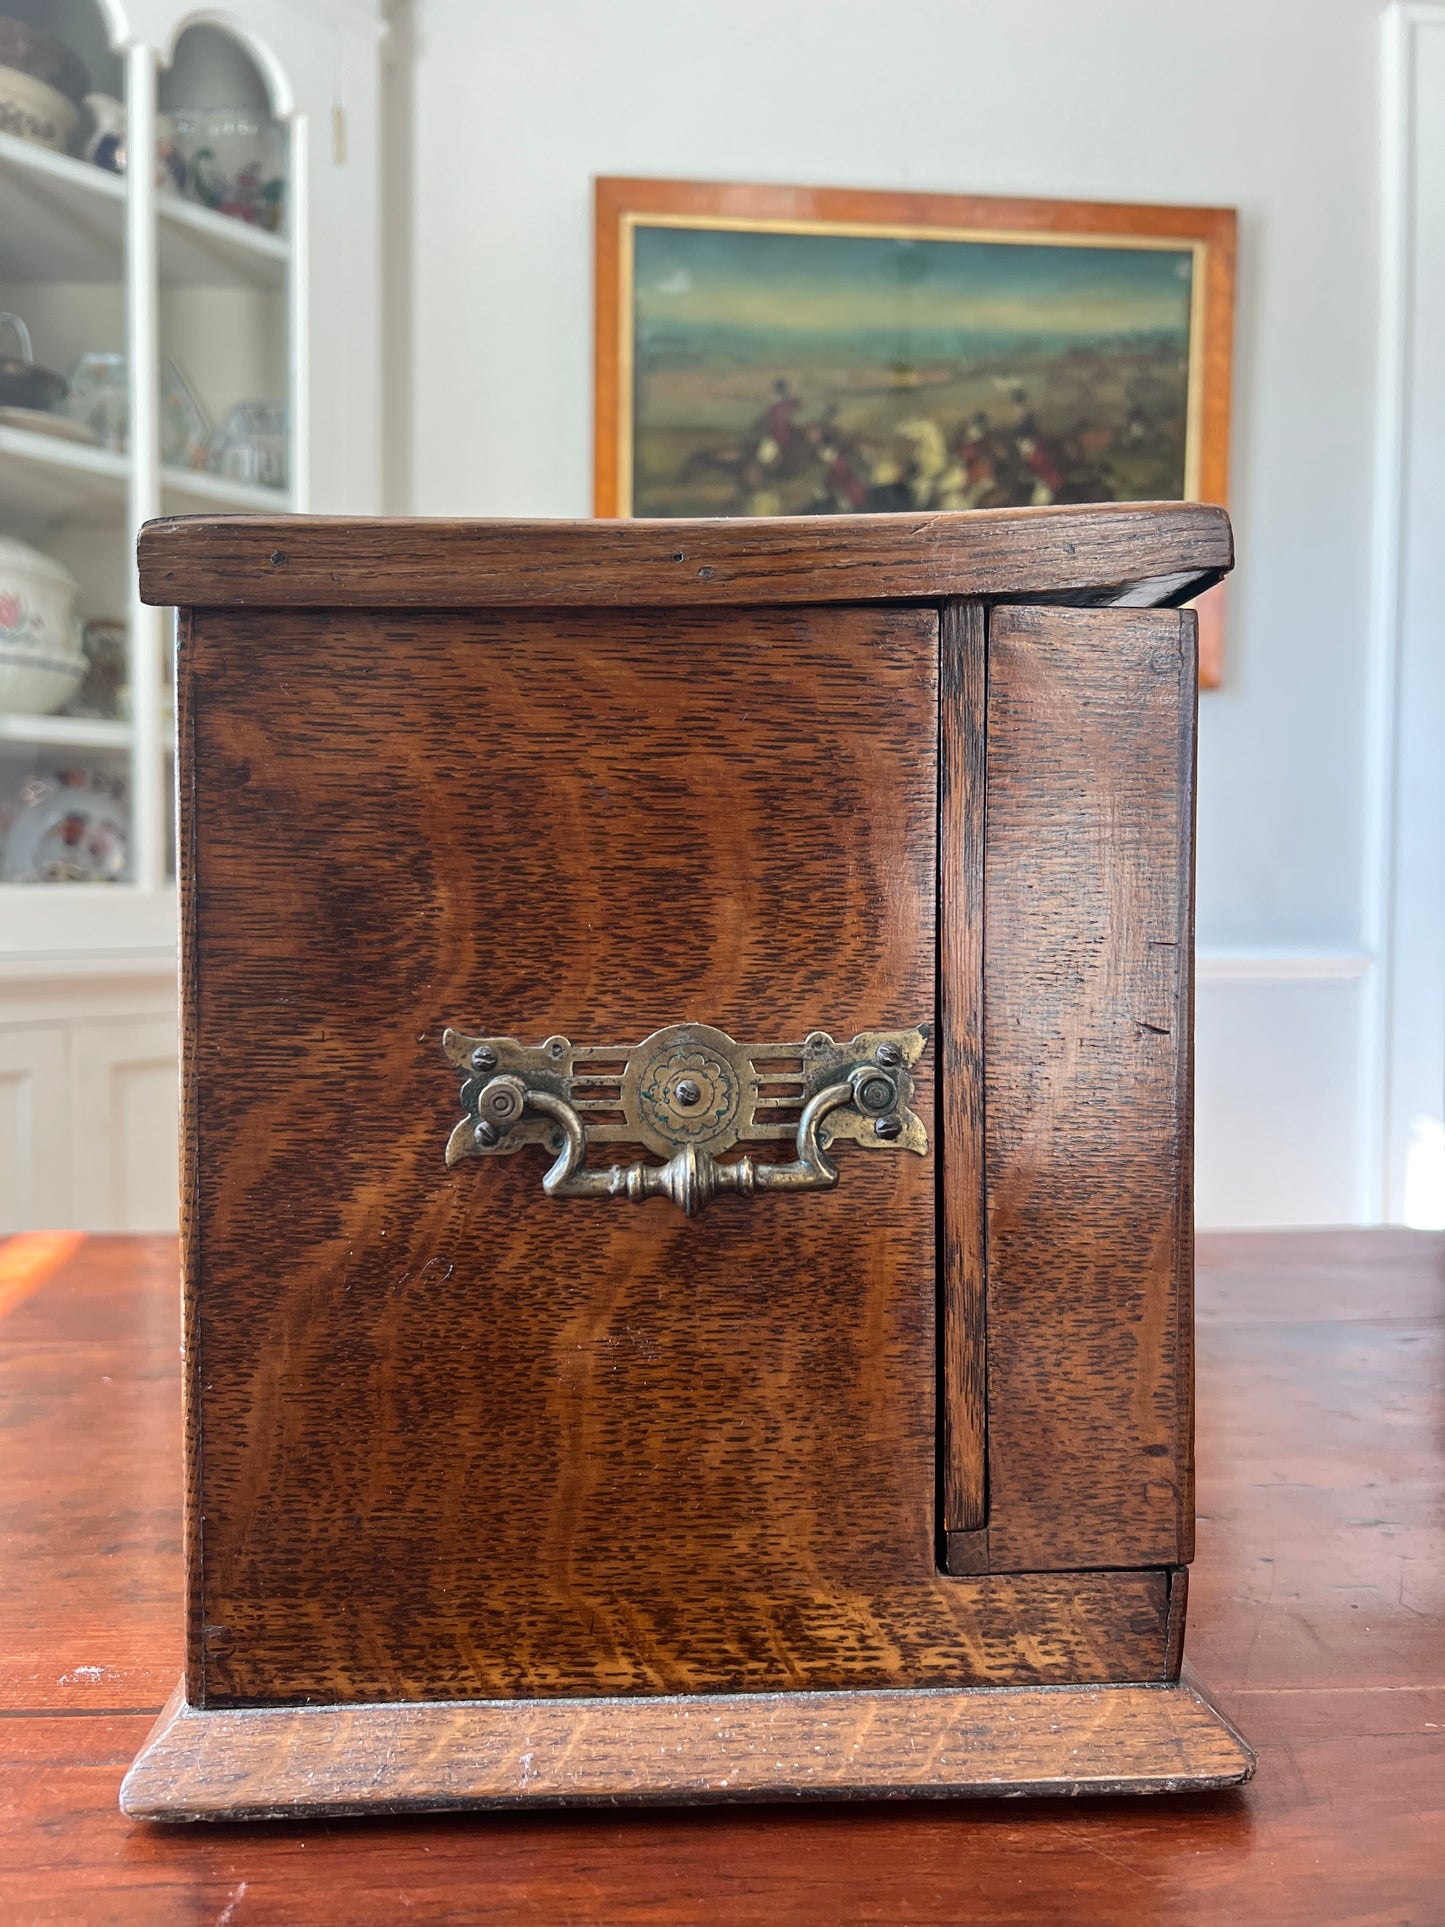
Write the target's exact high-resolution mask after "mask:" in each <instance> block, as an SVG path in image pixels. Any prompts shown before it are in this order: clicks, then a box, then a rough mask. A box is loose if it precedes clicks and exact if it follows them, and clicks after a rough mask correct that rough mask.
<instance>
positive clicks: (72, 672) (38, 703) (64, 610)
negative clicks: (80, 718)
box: [0, 536, 86, 716]
mask: <svg viewBox="0 0 1445 1927" xmlns="http://www.w3.org/2000/svg"><path fill="white" fill-rule="evenodd" d="M78 592H79V591H78V585H77V583H76V580H75V578H74V576H73V575H71V573H70V571H69V570H68V569H63V568H62V567H61V566H60V564H59V563H58V562H54V561H52V560H51V558H50V557H49V556H48V555H42V554H41V553H40V551H39V550H38V549H32V548H31V547H30V546H29V545H28V544H27V543H25V542H16V541H14V540H13V539H12V538H11V537H9V536H0V713H5V714H9V715H11V716H48V715H49V714H50V712H51V711H52V710H55V709H59V707H60V705H61V704H62V703H63V702H67V701H68V700H69V699H70V697H71V696H73V695H74V693H75V691H76V690H77V689H78V688H79V687H80V681H81V678H82V676H84V674H85V669H86V661H85V655H84V652H83V650H82V649H81V647H80V638H79V636H78V634H77V629H76V621H75V599H76V596H77V594H78Z"/></svg>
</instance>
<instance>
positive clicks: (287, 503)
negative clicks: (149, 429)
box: [161, 468, 291, 515]
mask: <svg viewBox="0 0 1445 1927" xmlns="http://www.w3.org/2000/svg"><path fill="white" fill-rule="evenodd" d="M161 505H162V507H163V508H164V509H165V511H166V512H167V513H168V514H170V513H178V514H181V515H189V514H191V513H193V512H195V511H198V510H200V511H203V510H205V509H236V510H239V511H240V512H241V513H242V514H248V515H284V514H286V512H287V510H288V509H289V508H290V507H291V495H290V491H289V490H287V489H284V488H268V487H266V486H265V485H264V484H262V483H260V482H233V481H232V480H231V479H230V477H229V476H226V475H210V474H208V473H207V472H206V471H205V470H204V469H199V468H163V469H162V470H161Z"/></svg>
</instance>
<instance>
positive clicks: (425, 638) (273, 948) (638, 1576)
mask: <svg viewBox="0 0 1445 1927" xmlns="http://www.w3.org/2000/svg"><path fill="white" fill-rule="evenodd" d="M936 658H937V619H936V616H935V615H934V614H933V612H931V611H926V610H913V611H893V612H888V611H868V610H837V611H828V612H810V611H797V612H792V613H788V612H767V613H763V612H749V613H747V614H739V615H728V614H713V615H700V614H689V615H672V616H669V617H666V618H655V617H648V616H644V615H631V616H628V615H621V616H619V615H615V614H613V615H598V614H577V615H574V616H569V617H565V618H564V617H560V616H552V615H542V614H526V615H519V614H514V615H506V614H479V615H472V616H466V617H460V616H447V615H442V614H435V615H413V616H411V617H401V616H396V615H375V616H355V615H353V616H331V615H325V614H316V615H311V614H305V613H292V614H290V615H288V616H286V617H284V618H282V617H278V616H272V617H268V618H267V621H266V623H265V624H264V626H263V625H261V624H258V623H256V622H255V621H253V620H251V619H248V618H247V617H245V616H244V615H235V616H228V615H225V614H223V613H218V612H204V613H202V614H199V615H198V616H196V618H195V620H194V622H193V625H192V630H191V634H190V638H189V640H188V643H187V647H186V651H185V654H184V655H183V659H182V661H183V680H184V679H189V681H190V684H191V687H190V690H189V693H188V698H187V705H186V710H185V714H186V716H187V718H188V719H189V720H188V724H187V734H186V740H187V742H188V744H189V748H188V752H187V754H188V756H189V757H190V758H191V759H192V760H191V762H190V764H189V767H188V769H187V773H186V776H185V779H184V785H183V789H184V793H187V794H191V792H192V788H193V787H194V794H193V795H192V796H191V801H190V803H189V804H188V823H187V827H186V830H185V836H186V838H187V841H188V845H189V847H191V848H192V849H193V851H194V862H195V866H196V882H195V885H194V890H193V898H194V904H193V916H194V932H193V936H192V942H193V945H194V971H193V972H189V971H188V972H187V977H188V979H192V981H190V982H189V987H188V991H187V996H188V1017H187V1021H188V1023H189V1024H190V1026H191V1027H192V1030H193V1037H192V1040H191V1043H190V1045H189V1046H188V1055H187V1063H188V1067H189V1068H188V1073H187V1090H188V1096H187V1103H188V1128H189V1131H190V1133H191V1136H192V1143H191V1148H190V1151H189V1154H188V1168H189V1169H190V1170H191V1172H192V1181H193V1184H194V1196H193V1198H192V1200H191V1203H190V1207H189V1213H188V1227H189V1232H188V1236H189V1239H190V1243H189V1247H188V1250H189V1258H188V1262H189V1267H190V1269H189V1275H188V1290H189V1293H190V1296H191V1299H192V1303H193V1307H194V1314H195V1315H194V1321H193V1339H192V1359H193V1368H194V1371H195V1374H196V1382H195V1389H196V1404H195V1409H194V1410H193V1412H192V1416H191V1438H192V1443H193V1449H198V1450H199V1453H200V1460H201V1470H200V1483H199V1503H198V1507H197V1516H198V1517H200V1518H202V1520H203V1523H202V1525H201V1529H200V1533H199V1536H198V1539H197V1543H196V1544H195V1546H194V1547H193V1572H192V1585H193V1590H194V1592H195V1594H196V1596H197V1597H198V1598H199V1599H202V1600H203V1601H204V1619H203V1623H202V1622H201V1621H199V1620H198V1621H197V1622H196V1626H195V1631H196V1633H197V1634H198V1636H199V1653H198V1654H197V1655H195V1656H194V1664H193V1669H192V1678H193V1680H194V1679H195V1678H196V1676H197V1675H199V1676H200V1681H201V1683H200V1688H199V1692H200V1694H203V1695H204V1698H205V1701H206V1702H207V1703H212V1704H214V1703H216V1702H218V1701H227V1700H233V1701H266V1700H276V1699H285V1698H299V1699H322V1700H338V1699H339V1700H348V1699H389V1698H402V1699H406V1698H423V1697H426V1698H439V1699H446V1698H465V1697H469V1696H479V1695H480V1696H488V1695H508V1694H519V1695H532V1696H546V1695H568V1694H581V1693H596V1692H603V1693H613V1694H617V1693H620V1694H647V1693H665V1692H676V1691H693V1692H695V1691H717V1690H726V1689H729V1688H732V1689H748V1690H762V1689H769V1690H771V1689H784V1688H796V1687H804V1686H808V1687H831V1688H836V1687H842V1686H847V1685H868V1686H886V1685H892V1684H910V1685H912V1684H961V1683H970V1682H973V1681H977V1680H980V1679H1004V1680H1011V1679H1036V1678H1045V1679H1100V1678H1111V1677H1112V1678H1155V1677H1158V1676H1159V1675H1160V1673H1161V1672H1162V1668H1163V1664H1164V1641H1165V1637H1166V1628H1167V1601H1166V1600H1165V1598H1164V1587H1163V1579H1162V1575H1160V1574H1158V1573H1140V1574H1136V1575H1128V1576H1121V1577H1119V1578H1115V1579H1111V1580H1110V1581H1109V1582H1108V1583H1098V1582H1095V1583H1094V1584H1092V1585H1091V1584H1090V1583H1089V1582H1087V1581H1085V1582H1083V1583H1081V1584H1071V1585H1069V1586H1066V1587H1060V1586H1058V1585H1044V1586H1039V1585H1021V1584H1019V1583H1018V1582H1012V1581H1009V1580H1007V1579H1005V1580H1002V1581H999V1580H981V1581H978V1582H976V1583H972V1584H965V1583H961V1582H958V1581H956V1580H951V1579H949V1578H947V1577H945V1576H943V1575H941V1574H940V1573H939V1572H938V1571H937V1570H936V1566H935V1560H934V1544H933V1539H934V1489H935V1488H934V1480H935V1436H934V1405H935V1400H934V1384H935V1371H936V1364H935V1313H934V1293H935V1254H934V1191H935V1177H934V1167H933V1163H932V1161H931V1160H921V1159H916V1158H913V1157H910V1156H903V1155H900V1154H896V1153H886V1152H883V1151H877V1152H871V1151H866V1150H864V1149H863V1148H862V1147H857V1148H856V1150H854V1152H853V1155H848V1153H847V1152H846V1151H845V1152H844V1153H843V1154H842V1161H843V1163H844V1171H843V1180H842V1183H841V1185H840V1187H839V1189H838V1190H837V1191H835V1192H832V1193H827V1194H816V1195H813V1196H807V1197H803V1198H801V1199H798V1198H783V1197H766V1196H764V1197H762V1198H759V1199H755V1200H751V1201H748V1200H743V1199H738V1198H724V1199H722V1200H720V1201H718V1202H717V1203H715V1204H714V1205H713V1206H712V1207H711V1209H710V1210H709V1212H708V1213H707V1215H706V1216H705V1217H704V1218H702V1219H700V1220H698V1221H697V1222H695V1223H689V1222H687V1221H686V1220H684V1219H682V1218H681V1217H679V1216H678V1215H677V1214H675V1213H674V1212H673V1211H672V1210H671V1209H670V1208H669V1207H667V1206H665V1205H663V1204H661V1203H654V1204H651V1205H649V1206H646V1207H643V1208H642V1209H640V1210H638V1209H636V1208H634V1207H631V1206H628V1205H626V1204H620V1203H609V1202H599V1203H597V1204H590V1203H581V1204H579V1203H561V1202H553V1201H549V1200H547V1199H545V1198H544V1197H543V1195H542V1192H541V1187H540V1178H541V1168H542V1167H541V1161H540V1160H538V1159H537V1158H536V1157H535V1156H533V1155H531V1154H528V1153H523V1154H521V1155H518V1156H516V1157H510V1158H503V1159H496V1160H491V1161H489V1162H488V1163H487V1164H486V1165H484V1166H477V1165H466V1166H463V1167H461V1168H458V1169H457V1170H454V1171H452V1172H450V1173H449V1172H447V1171H446V1169H445V1167H444V1166H443V1163H442V1146H443V1144H444V1142H445V1138H446V1135H447V1133H448V1130H449V1128H450V1126H451V1123H452V1121H453V1119H454V1118H455V1115H456V1110H457V1101H456V1092H455V1081H454V1079H453V1077H452V1075H451V1073H450V1072H449V1071H448V1068H447V1066H446V1065H445V1063H444V1062H443V1060H442V1057H441V1053H440V1050H439V1036H440V1032H441V1029H442V1027H443V1026H444V1025H445V1024H446V1023H448V1022H454V1023H456V1024H458V1025H460V1026H461V1027H463V1028H468V1029H473V1030H477V1029H485V1028H496V1029H499V1030H505V1031H510V1032H513V1033H514V1034H517V1035H521V1036H526V1037H530V1038H533V1039H534V1040H540V1038H542V1037H543V1036H545V1035H547V1034H549V1033H550V1032H553V1031H563V1032H565V1033H566V1034H568V1035H570V1036H571V1037H573V1039H574V1040H575V1041H578V1042H582V1041H594V1042H612V1041H617V1042H632V1041H635V1040H636V1039H637V1038H639V1037H640V1036H642V1035H644V1034H645V1033H646V1032H647V1031H649V1030H650V1029H652V1028H653V1027H654V1026H656V1025H658V1024H661V1023H664V1022H667V1021H671V1020H677V1019H682V1018H693V1019H699V1020H703V1021H710V1022H713V1023H716V1024H719V1025H720V1026H722V1027H723V1028H724V1029H727V1030H729V1031H730V1032H732V1034H733V1035H735V1036H738V1037H742V1038H745V1039H748V1040H757V1041H766V1040H769V1039H776V1040H786V1039H791V1038H795V1037H801V1036H802V1035H803V1034H804V1033H805V1032H806V1031H807V1030H808V1029H810V1028H812V1027H814V1026H815V1025H821V1026H824V1027H827V1028H831V1029H832V1030H833V1031H834V1032H835V1034H837V1035H840V1036H848V1035H851V1034H852V1033H853V1032H854V1031H855V1030H857V1029H861V1028H864V1027H866V1026H868V1025H871V1024H888V1025H895V1024H903V1023H909V1022H915V1021H932V1018H933V1014H934V1013H933V983H934V971H935V955H934V943H935V933H934V924H933V904H934V887H935V823H936V809H937V794H936V726H937V711H936ZM699 664H705V668H706V673H705V675H701V674H698V673H697V666H698V665H699ZM740 718H746V719H747V728H746V731H744V730H742V729H740V728H739V719H740ZM192 776H194V779H195V781H194V786H193V785H192V781H191V779H192ZM880 797H886V798H887V807H886V808H880V807H878V803H879V799H880ZM238 1063H241V1064H243V1066H244V1074H243V1075H242V1074H236V1071H235V1067H236V1065H237V1064H238ZM922 1069H923V1078H922V1081H921V1086H920V1100H919V1101H920V1106H921V1109H922V1113H923V1114H924V1115H928V1114H930V1113H931V1109H932V1103H933V1099H932V1077H933V1070H932V1054H931V1053H930V1054H929V1055H928V1056H926V1057H925V1060H924V1064H923V1067H922ZM851 1148H852V1147H850V1149H851ZM195 1690H196V1689H195V1688H194V1687H193V1691H195Z"/></svg>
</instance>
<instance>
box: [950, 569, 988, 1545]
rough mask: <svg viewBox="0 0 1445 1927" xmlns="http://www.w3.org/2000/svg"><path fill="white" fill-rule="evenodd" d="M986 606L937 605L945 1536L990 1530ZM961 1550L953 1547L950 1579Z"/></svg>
mask: <svg viewBox="0 0 1445 1927" xmlns="http://www.w3.org/2000/svg"><path fill="white" fill-rule="evenodd" d="M986 709H987V635H986V618H985V612H984V605H983V604H982V603H981V602H950V603H946V604H945V605H944V610H943V620H942V624H941V629H940V635H939V733H940V741H939V758H938V763H939V788H940V816H939V851H938V856H939V993H938V995H939V1033H940V1042H939V1062H940V1064H941V1067H942V1090H941V1129H940V1131H939V1158H940V1175H939V1184H940V1200H939V1202H940V1210H939V1219H940V1223H939V1230H940V1244H941V1276H942V1306H941V1331H942V1369H941V1373H940V1377H941V1381H942V1399H941V1419H942V1438H941V1457H942V1474H943V1477H942V1485H943V1530H944V1532H945V1534H957V1533H968V1532H977V1531H979V1530H980V1529H981V1528H982V1527H983V1526H984V1524H985V1523H986V1521H987V1518H988V1405H987V1369H986V1367H987V1336H986V1331H985V1278H986V1271H987V1254H986V1250H985V1242H984V1241H985V1219H984V1208H983V1143H984V1115H983V1089H984V1078H983V944H984V895H983V849H984V814H983V813H984V789H985V752H984V727H985V716H986ZM966 1564H967V1548H966V1547H962V1546H959V1545H957V1544H956V1543H955V1542H952V1541H950V1543H949V1549H948V1565H949V1568H950V1570H954V1571H957V1570H962V1569H965V1568H966Z"/></svg>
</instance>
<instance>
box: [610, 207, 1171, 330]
mask: <svg viewBox="0 0 1445 1927" xmlns="http://www.w3.org/2000/svg"><path fill="white" fill-rule="evenodd" d="M635 242H636V253H635V257H634V289H635V299H636V307H637V318H638V321H639V322H640V323H641V325H642V327H643V329H644V332H650V331H651V329H653V328H657V327H661V328H665V329H669V330H672V329H677V330H681V331H684V332H685V331H686V330H687V329H688V328H690V327H699V326H702V327H707V326H711V327H714V328H716V327H723V328H728V329H744V330H746V329H765V330H767V331H769V332H770V333H771V332H774V331H778V330H783V331H790V330H797V331H799V332H812V331H817V330H835V329H837V328H839V327H840V325H841V326H844V327H846V328H848V329H861V330H868V329H873V328H890V327H893V328H896V327H897V326H898V325H899V324H900V323H903V324H904V325H906V326H908V327H911V328H916V329H919V330H923V331H928V330H934V329H959V330H966V331H969V332H977V333H980V334H1020V335H1029V334H1037V335H1062V334H1070V335H1074V334H1086V333H1087V334H1094V333H1099V334H1109V335H1117V334H1135V333H1155V334H1157V333H1160V332H1164V333H1169V334H1177V335H1179V336H1180V337H1181V339H1187V337H1188V331H1189V299H1190V281H1191V273H1192V265H1193V264H1192V260H1191V256H1190V254H1189V251H1188V250H1187V249H1172V248H1121V247H1108V246H1084V247H1060V246H1058V245H1047V244H1045V245H1035V244H1028V245H1019V244H1016V243H1010V242H999V241H934V240H916V241H915V240H901V241H900V240H892V239H889V238H887V237H881V236H871V235H834V234H822V235H818V234H806V235H798V234H780V233H758V232H739V231H736V230H732V229H719V228H668V227H646V226H639V227H638V228H637V229H636V230H635Z"/></svg>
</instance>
